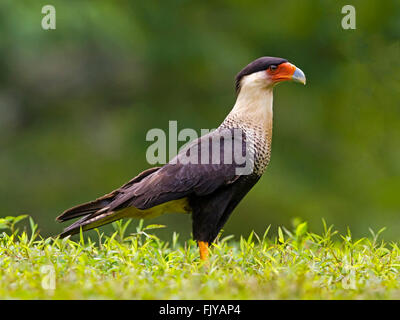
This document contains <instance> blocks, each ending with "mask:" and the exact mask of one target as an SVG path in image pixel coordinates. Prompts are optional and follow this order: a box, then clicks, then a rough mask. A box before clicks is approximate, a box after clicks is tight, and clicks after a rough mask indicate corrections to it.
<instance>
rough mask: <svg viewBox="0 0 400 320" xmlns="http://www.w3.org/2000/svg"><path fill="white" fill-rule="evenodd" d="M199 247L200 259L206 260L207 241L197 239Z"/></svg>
mask: <svg viewBox="0 0 400 320" xmlns="http://www.w3.org/2000/svg"><path fill="white" fill-rule="evenodd" d="M198 244H199V249H200V259H201V260H203V261H207V260H208V242H204V241H198Z"/></svg>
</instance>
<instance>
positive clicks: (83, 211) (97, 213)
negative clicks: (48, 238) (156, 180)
mask: <svg viewBox="0 0 400 320" xmlns="http://www.w3.org/2000/svg"><path fill="white" fill-rule="evenodd" d="M159 169H160V168H159V167H154V168H150V169H147V170H145V171H143V172H142V173H140V174H139V175H137V176H136V177H135V178H133V179H132V180H130V181H129V182H128V183H126V184H124V185H123V186H122V187H121V188H119V189H117V190H114V191H113V192H111V193H109V194H106V195H105V196H103V197H101V198H99V199H97V200H94V201H91V202H88V203H84V204H80V205H78V206H76V207H73V208H71V209H68V210H66V211H64V212H63V213H62V214H60V215H59V216H58V217H57V218H56V221H59V222H63V221H67V220H70V219H74V218H78V217H82V216H83V218H81V219H79V220H78V221H75V222H74V223H73V224H71V225H70V226H69V227H67V228H65V229H64V231H63V232H62V233H61V234H60V237H61V238H63V237H66V236H69V235H73V234H76V233H79V231H80V229H81V228H82V231H86V230H90V229H93V228H97V227H100V226H102V225H104V224H107V223H110V222H113V221H115V220H119V219H121V218H123V217H124V210H123V207H121V206H120V208H119V209H113V208H114V207H115V206H112V205H111V203H112V202H113V201H115V200H118V197H119V196H120V195H121V194H122V195H124V191H126V189H127V188H129V187H130V186H132V185H133V184H134V183H138V182H140V181H141V180H142V179H143V178H145V177H146V176H148V175H150V174H152V173H153V172H155V171H157V170H159ZM111 207H113V208H111Z"/></svg>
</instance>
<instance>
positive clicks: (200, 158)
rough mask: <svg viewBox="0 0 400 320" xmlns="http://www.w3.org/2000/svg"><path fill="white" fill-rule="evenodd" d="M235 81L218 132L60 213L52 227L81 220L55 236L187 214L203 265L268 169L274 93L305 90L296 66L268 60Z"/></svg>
mask: <svg viewBox="0 0 400 320" xmlns="http://www.w3.org/2000/svg"><path fill="white" fill-rule="evenodd" d="M235 80H236V81H235V89H236V102H235V104H234V106H233V108H232V109H231V111H230V112H229V113H228V115H227V116H226V118H225V119H224V120H223V122H222V123H221V124H220V126H219V127H218V128H217V129H216V130H214V131H211V132H210V133H208V134H206V135H203V136H201V137H200V138H198V139H196V140H194V141H192V142H191V143H189V144H188V145H187V146H186V147H185V148H183V149H181V150H180V151H179V152H178V154H177V155H176V156H175V157H174V158H172V159H171V160H170V161H169V162H167V163H166V164H164V165H162V166H159V167H152V168H149V169H147V170H145V171H143V172H141V173H140V174H138V175H137V176H136V177H134V178H133V179H131V180H130V181H129V182H127V183H126V184H124V185H122V186H121V187H120V188H118V189H116V190H114V191H112V192H110V193H108V194H106V195H104V196H102V197H100V198H98V199H96V200H94V201H90V202H87V203H84V204H80V205H78V206H75V207H73V208H71V209H68V210H66V211H64V212H63V213H62V214H61V215H59V216H58V217H57V218H56V221H58V222H64V221H68V220H70V219H75V218H80V219H78V220H77V221H75V222H73V223H72V224H71V225H69V226H68V227H66V228H65V229H64V230H63V231H62V232H61V233H60V234H59V237H61V238H63V237H66V236H69V235H73V234H77V233H80V230H82V231H86V230H90V229H93V228H97V227H100V226H102V225H105V224H108V223H111V222H113V221H116V220H120V219H123V218H139V219H142V218H154V217H157V216H160V215H162V214H165V213H186V214H191V215H192V235H193V238H194V240H195V241H196V242H197V244H198V248H199V256H200V260H203V261H207V260H208V259H209V253H210V250H211V248H210V245H211V244H212V243H213V242H214V241H215V239H216V238H217V236H218V234H219V232H220V231H221V229H222V228H223V226H224V225H225V223H226V222H227V220H228V218H229V217H230V215H231V213H232V212H233V211H234V209H235V207H236V206H237V205H238V204H239V202H240V201H241V200H242V199H243V198H244V197H245V195H246V194H247V193H248V192H249V191H250V190H251V189H252V188H253V186H254V185H255V184H256V183H257V182H258V181H259V179H260V178H261V176H262V175H263V173H264V171H265V169H266V168H267V166H268V164H269V161H270V156H271V142H272V124H273V90H274V87H275V86H276V85H277V84H278V83H281V82H284V81H293V82H299V83H302V84H304V85H305V84H306V77H305V75H304V73H303V71H302V70H301V69H300V68H298V67H296V66H295V65H294V64H292V63H290V62H288V60H286V59H283V58H278V57H269V56H264V57H260V58H258V59H256V60H254V61H252V62H251V63H249V64H248V65H247V66H245V67H244V68H243V69H242V70H241V71H240V72H239V73H238V74H237V75H236V79H235ZM237 132H238V133H237ZM216 142H218V143H216ZM210 143H211V144H210ZM215 145H216V146H217V147H216V148H215V147H214V146H215ZM235 152H236V153H237V154H239V155H240V156H242V158H245V159H246V161H245V162H244V161H242V160H241V161H239V160H237V159H239V158H240V157H239V156H237V157H236V155H235ZM218 158H219V161H218ZM188 159H189V160H190V161H188ZM221 159H222V160H221ZM240 159H241V158H240ZM196 160H197V161H196ZM207 160H208V161H207ZM229 160H230V161H229Z"/></svg>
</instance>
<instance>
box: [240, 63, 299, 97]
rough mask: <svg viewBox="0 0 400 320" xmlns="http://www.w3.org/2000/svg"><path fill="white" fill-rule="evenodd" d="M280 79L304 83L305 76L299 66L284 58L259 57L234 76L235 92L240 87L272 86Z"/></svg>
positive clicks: (262, 87)
mask: <svg viewBox="0 0 400 320" xmlns="http://www.w3.org/2000/svg"><path fill="white" fill-rule="evenodd" d="M282 81H295V82H300V83H302V84H306V77H305V75H304V73H303V71H301V70H300V69H299V68H297V67H296V66H294V65H293V64H291V63H290V62H288V61H287V60H286V59H282V58H275V57H261V58H258V59H257V60H254V61H253V62H251V63H249V64H248V65H247V66H246V67H245V68H243V70H242V71H240V72H239V73H238V74H237V76H236V92H237V93H238V94H239V92H240V90H241V88H243V87H249V88H251V87H252V88H256V89H264V88H265V89H268V88H272V87H273V86H274V85H276V84H277V83H279V82H282Z"/></svg>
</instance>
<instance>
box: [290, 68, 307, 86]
mask: <svg viewBox="0 0 400 320" xmlns="http://www.w3.org/2000/svg"><path fill="white" fill-rule="evenodd" d="M295 68H296V69H295V70H294V73H293V75H292V80H293V81H294V82H300V83H302V84H304V85H305V84H306V76H305V75H304V72H303V71H301V69H299V68H297V67H295Z"/></svg>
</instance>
